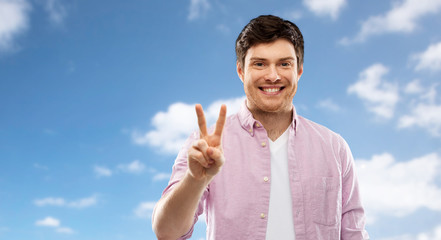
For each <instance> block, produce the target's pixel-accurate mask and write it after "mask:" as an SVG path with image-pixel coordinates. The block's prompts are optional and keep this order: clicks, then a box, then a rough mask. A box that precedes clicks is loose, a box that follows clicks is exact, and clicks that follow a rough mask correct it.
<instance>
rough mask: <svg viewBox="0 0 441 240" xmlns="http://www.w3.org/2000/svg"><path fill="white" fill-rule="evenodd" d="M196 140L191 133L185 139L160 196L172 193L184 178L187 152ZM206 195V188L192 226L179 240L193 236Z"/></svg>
mask: <svg viewBox="0 0 441 240" xmlns="http://www.w3.org/2000/svg"><path fill="white" fill-rule="evenodd" d="M197 139H198V134H197V133H193V134H192V135H191V136H190V137H189V138H188V139H187V141H186V142H185V144H184V146H183V147H182V148H181V150H180V151H179V154H178V156H177V157H176V160H175V163H174V165H173V169H172V174H171V177H170V181H169V183H168V186H167V187H166V188H165V190H164V191H163V193H162V196H164V195H166V194H167V193H169V192H171V191H173V188H174V187H175V186H176V184H177V183H179V181H181V179H182V178H183V177H184V176H185V174H186V172H187V168H188V164H187V152H188V149H189V148H190V147H191V144H192V143H193V142H194V141H195V140H197ZM207 195H208V188H206V189H205V191H204V193H203V194H202V197H201V200H200V201H199V204H198V207H197V209H196V212H195V215H194V221H193V225H192V226H191V228H190V229H189V231H188V232H187V233H186V234H185V235H183V236H181V237H180V238H179V239H188V238H190V237H191V235H192V234H193V230H194V225H195V224H196V222H197V221H198V217H199V215H201V214H202V213H203V212H204V201H205V199H206V198H207Z"/></svg>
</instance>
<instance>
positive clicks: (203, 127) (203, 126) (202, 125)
mask: <svg viewBox="0 0 441 240" xmlns="http://www.w3.org/2000/svg"><path fill="white" fill-rule="evenodd" d="M195 109H196V115H197V117H198V125H199V133H200V135H201V138H202V137H204V136H207V122H206V121H205V115H204V110H203V109H202V105H201V104H196V106H195Z"/></svg>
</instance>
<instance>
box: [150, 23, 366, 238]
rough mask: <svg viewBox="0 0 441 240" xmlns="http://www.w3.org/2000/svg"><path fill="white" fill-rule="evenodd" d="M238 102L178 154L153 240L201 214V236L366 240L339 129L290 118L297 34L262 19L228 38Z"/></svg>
mask: <svg viewBox="0 0 441 240" xmlns="http://www.w3.org/2000/svg"><path fill="white" fill-rule="evenodd" d="M236 55H237V73H238V75H239V78H240V79H241V80H242V82H243V86H244V90H245V94H246V101H245V102H244V103H243V106H242V108H241V109H240V111H239V112H238V113H237V114H235V115H232V116H230V117H228V119H226V107H225V106H224V105H223V106H222V107H221V109H220V113H219V118H218V120H217V122H216V126H215V129H214V130H213V131H208V130H207V127H206V122H205V118H204V113H203V110H202V107H201V106H200V105H196V114H197V117H198V124H199V129H200V134H199V135H200V136H199V138H198V136H192V137H190V138H189V139H188V140H187V143H186V145H185V147H184V148H183V149H182V150H181V152H180V153H179V155H178V157H177V159H176V162H175V164H174V166H173V173H172V176H171V179H170V182H169V185H168V186H167V188H166V189H165V190H164V193H163V196H162V198H161V200H160V201H159V202H158V203H157V205H156V207H155V211H154V213H153V219H152V221H153V229H154V231H155V233H156V235H157V237H158V239H186V238H189V237H190V236H191V233H192V231H193V225H194V223H196V221H197V217H198V215H200V214H202V212H203V211H204V210H205V213H206V220H207V226H208V227H207V239H228V240H230V239H253V240H254V239H298V240H303V239H305V240H306V239H310V240H320V239H325V240H337V239H345V240H346V239H368V238H369V237H368V234H367V232H366V231H365V229H364V210H363V207H362V206H361V202H360V196H359V188H358V183H357V178H356V175H355V171H354V162H353V158H352V155H351V152H350V150H349V147H348V146H347V144H346V142H345V141H344V140H343V138H341V137H340V136H339V135H338V134H336V133H334V132H332V131H330V130H328V129H327V128H325V127H323V126H321V125H318V124H316V123H314V122H311V121H309V120H307V119H305V118H303V117H301V116H298V115H297V114H296V111H295V108H294V106H293V104H292V101H293V98H294V95H295V93H296V91H297V84H298V81H299V79H300V76H301V75H302V73H303V36H302V34H301V32H300V30H299V29H298V27H297V26H296V25H295V24H293V23H291V22H289V21H286V20H283V19H281V18H279V17H275V16H260V17H258V18H255V19H253V20H251V21H250V23H248V25H246V26H245V28H244V29H243V30H242V32H241V33H240V35H239V37H238V38H237V40H236Z"/></svg>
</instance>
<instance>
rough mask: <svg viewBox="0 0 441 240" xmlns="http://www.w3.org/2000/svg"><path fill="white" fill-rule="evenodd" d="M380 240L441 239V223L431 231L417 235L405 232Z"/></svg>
mask: <svg viewBox="0 0 441 240" xmlns="http://www.w3.org/2000/svg"><path fill="white" fill-rule="evenodd" d="M379 240H441V225H438V226H436V227H435V228H434V229H432V230H431V231H430V232H422V233H419V234H417V235H411V234H405V235H401V236H395V237H387V238H381V239H379Z"/></svg>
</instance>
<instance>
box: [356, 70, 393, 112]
mask: <svg viewBox="0 0 441 240" xmlns="http://www.w3.org/2000/svg"><path fill="white" fill-rule="evenodd" d="M388 71H389V69H388V68H386V67H385V66H383V65H382V64H379V63H377V64H374V65H372V66H370V67H368V68H367V69H365V70H364V71H363V72H361V73H360V75H359V79H358V81H357V82H356V83H354V84H352V85H351V86H349V87H348V93H349V94H356V95H357V96H358V97H359V98H360V99H361V100H363V102H364V103H365V105H366V107H367V109H368V110H369V111H370V112H372V113H374V114H375V115H376V116H378V117H381V118H385V119H390V118H392V116H393V115H394V110H395V105H396V103H397V102H398V99H399V96H398V87H397V85H396V84H392V83H389V82H386V81H385V80H384V79H383V76H384V75H385V74H386V73H388Z"/></svg>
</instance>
